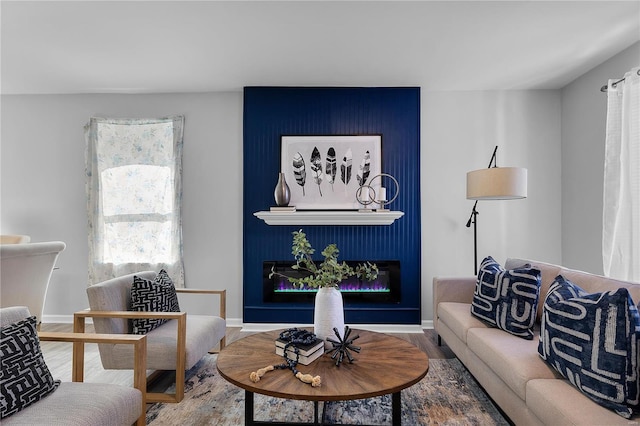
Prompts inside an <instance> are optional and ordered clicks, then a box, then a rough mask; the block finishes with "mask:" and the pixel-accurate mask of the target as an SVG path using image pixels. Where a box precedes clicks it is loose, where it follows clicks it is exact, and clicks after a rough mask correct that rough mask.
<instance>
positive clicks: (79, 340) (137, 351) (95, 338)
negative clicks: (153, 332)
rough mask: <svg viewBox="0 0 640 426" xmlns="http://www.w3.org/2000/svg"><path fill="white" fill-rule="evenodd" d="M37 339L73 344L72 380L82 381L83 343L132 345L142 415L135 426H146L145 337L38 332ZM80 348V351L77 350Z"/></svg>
mask: <svg viewBox="0 0 640 426" xmlns="http://www.w3.org/2000/svg"><path fill="white" fill-rule="evenodd" d="M38 337H39V339H40V340H41V341H45V342H68V343H73V361H72V376H73V378H72V380H73V381H74V382H82V381H83V380H84V344H85V343H113V344H130V345H133V356H134V359H135V362H134V368H133V387H134V388H136V389H138V390H139V391H140V393H141V394H142V413H141V414H140V417H138V421H137V422H136V424H137V425H145V424H146V418H145V417H146V409H147V406H146V403H147V401H146V395H147V336H144V335H133V334H96V333H60V332H49V331H40V332H38ZM78 348H81V350H78Z"/></svg>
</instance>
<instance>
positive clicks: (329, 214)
mask: <svg viewBox="0 0 640 426" xmlns="http://www.w3.org/2000/svg"><path fill="white" fill-rule="evenodd" d="M253 215H254V216H256V217H257V218H259V219H262V220H264V221H265V223H266V224H267V225H391V224H392V223H393V222H395V221H396V220H397V219H400V218H401V217H402V216H404V213H403V212H400V211H391V210H386V211H376V212H359V211H323V210H320V211H296V212H272V211H260V212H255V213H254V214H253Z"/></svg>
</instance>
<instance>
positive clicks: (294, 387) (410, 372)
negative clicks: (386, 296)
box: [217, 330, 429, 425]
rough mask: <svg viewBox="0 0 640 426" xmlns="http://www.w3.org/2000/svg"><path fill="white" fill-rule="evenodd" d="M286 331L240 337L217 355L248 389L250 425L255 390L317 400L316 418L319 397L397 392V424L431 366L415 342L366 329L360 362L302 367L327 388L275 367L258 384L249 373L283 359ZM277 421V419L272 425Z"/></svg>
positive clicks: (222, 368)
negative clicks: (405, 396) (404, 400)
mask: <svg viewBox="0 0 640 426" xmlns="http://www.w3.org/2000/svg"><path fill="white" fill-rule="evenodd" d="M280 331H281V330H278V331H268V332H264V333H257V334H253V335H250V336H248V337H245V338H242V339H240V340H237V341H235V342H233V343H231V344H230V345H228V346H226V347H225V348H224V349H223V350H222V351H220V353H219V354H218V360H217V368H218V371H219V372H220V375H221V376H222V377H224V378H225V379H226V380H227V381H229V382H231V383H233V384H234V385H236V386H238V387H240V388H242V389H244V390H245V397H246V399H245V424H247V425H252V424H259V423H261V422H256V421H254V419H253V418H254V416H253V394H254V393H259V394H263V395H268V396H273V397H277V398H286V399H299V400H305V401H314V402H315V403H316V404H315V407H316V414H315V423H316V424H317V423H318V419H317V402H318V401H344V400H352V399H363V398H371V397H374V396H380V395H386V394H392V399H391V400H392V413H393V414H392V423H393V424H394V425H399V424H400V421H401V401H400V391H401V390H402V389H405V388H408V387H409V386H412V385H414V384H416V383H417V382H419V381H420V380H421V379H422V378H423V377H424V376H425V375H426V374H427V371H428V370H429V358H428V357H427V354H425V353H424V352H422V351H421V350H420V349H418V348H417V347H416V346H414V345H412V344H411V343H409V342H407V341H406V340H402V339H400V338H398V337H394V336H389V335H387V334H382V333H376V332H372V331H364V330H352V332H351V336H356V335H359V336H360V338H359V339H357V340H356V341H355V342H353V344H354V345H355V346H360V347H361V348H362V350H361V352H360V353H355V352H353V356H354V358H355V361H354V363H353V364H350V363H349V362H348V361H347V360H345V361H344V362H343V363H342V364H340V366H339V367H336V365H335V361H333V360H332V359H331V356H330V355H329V354H325V355H323V356H321V357H320V358H319V359H317V360H316V361H314V362H312V363H311V364H309V365H299V366H298V367H297V368H298V370H299V371H300V372H301V373H303V374H311V375H312V376H320V377H321V379H322V386H320V387H316V388H314V387H312V386H311V385H309V384H305V383H302V382H301V381H300V380H298V379H296V378H295V377H294V376H293V373H292V372H291V371H290V370H274V371H270V372H268V373H266V374H265V375H264V376H263V377H262V379H261V380H260V381H259V382H257V383H253V382H252V381H251V380H249V375H250V374H251V372H253V371H257V370H258V369H259V368H262V367H266V366H268V365H277V364H281V363H282V362H283V358H282V357H281V356H278V355H276V353H275V343H274V342H275V339H276V338H277V337H278V335H279V334H280ZM270 424H274V423H270Z"/></svg>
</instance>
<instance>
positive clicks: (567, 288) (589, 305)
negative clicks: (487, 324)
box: [538, 275, 640, 418]
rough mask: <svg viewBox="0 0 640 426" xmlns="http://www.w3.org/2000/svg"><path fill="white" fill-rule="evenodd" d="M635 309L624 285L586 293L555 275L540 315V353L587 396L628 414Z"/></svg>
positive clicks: (632, 398) (634, 382)
mask: <svg viewBox="0 0 640 426" xmlns="http://www.w3.org/2000/svg"><path fill="white" fill-rule="evenodd" d="M639 332H640V318H639V317H638V310H637V308H636V306H635V305H634V303H633V300H631V297H630V296H629V292H628V290H627V289H626V288H618V289H616V290H611V291H607V292H603V293H587V292H586V291H584V290H583V289H582V288H580V287H579V286H577V285H576V284H574V283H572V282H571V281H569V280H567V279H565V278H564V277H563V276H562V275H559V276H558V277H556V280H555V282H554V283H553V284H552V285H551V287H550V289H549V294H548V295H547V297H546V299H545V302H544V307H543V315H542V324H541V331H540V341H539V345H538V352H539V354H540V356H541V357H542V358H543V359H544V360H545V361H546V362H547V363H548V364H549V365H551V366H553V367H554V368H555V369H556V370H557V371H558V372H560V374H562V375H563V376H564V377H566V378H567V379H568V380H569V382H570V383H571V384H572V385H574V386H575V387H576V388H578V389H579V390H580V391H581V392H582V393H584V394H585V395H586V396H588V397H589V398H591V399H592V400H594V401H595V402H597V403H598V404H600V405H602V406H604V407H607V408H609V409H611V410H613V411H615V412H616V413H617V414H619V415H621V416H623V417H625V418H630V417H631V415H632V413H633V410H632V408H630V407H629V405H636V404H637V403H638V374H637V369H638V364H637V336H638V333H639Z"/></svg>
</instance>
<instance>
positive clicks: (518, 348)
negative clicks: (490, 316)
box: [467, 328, 561, 401]
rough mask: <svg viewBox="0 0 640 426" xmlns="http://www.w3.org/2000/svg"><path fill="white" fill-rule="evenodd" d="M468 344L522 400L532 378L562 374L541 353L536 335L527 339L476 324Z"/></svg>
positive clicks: (470, 333)
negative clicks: (476, 326)
mask: <svg viewBox="0 0 640 426" xmlns="http://www.w3.org/2000/svg"><path fill="white" fill-rule="evenodd" d="M535 335H536V337H537V330H535ZM467 346H468V348H469V349H470V350H471V351H472V352H473V353H474V354H475V355H476V356H477V357H478V358H480V359H481V360H482V361H483V362H484V363H485V364H486V365H487V366H488V367H489V368H490V369H491V371H493V373H494V374H496V375H497V376H498V377H500V379H502V381H503V382H504V383H505V384H506V385H507V386H509V388H510V389H511V391H512V392H514V393H515V394H516V395H518V397H520V399H522V400H523V401H524V400H525V397H526V386H527V382H528V381H529V380H533V379H554V378H561V376H560V374H559V373H558V372H556V371H555V370H554V369H553V368H551V367H550V366H548V365H547V364H545V362H544V361H543V360H542V359H540V356H538V353H537V351H536V348H537V346H538V342H537V339H533V340H524V339H521V338H519V337H517V336H514V335H512V334H509V333H505V332H503V331H501V330H499V329H497V328H484V329H482V328H473V329H471V330H469V333H468V336H467Z"/></svg>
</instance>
